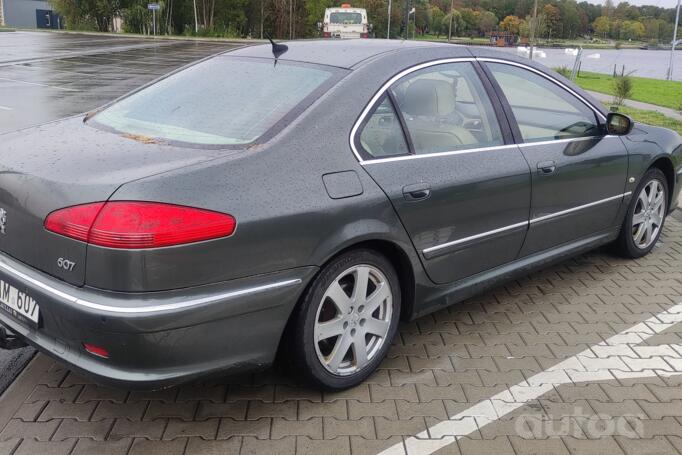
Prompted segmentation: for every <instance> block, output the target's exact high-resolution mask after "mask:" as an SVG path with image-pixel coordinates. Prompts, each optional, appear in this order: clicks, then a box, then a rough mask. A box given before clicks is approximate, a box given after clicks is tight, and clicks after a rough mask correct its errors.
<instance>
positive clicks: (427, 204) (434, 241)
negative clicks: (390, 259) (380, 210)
mask: <svg viewBox="0 0 682 455" xmlns="http://www.w3.org/2000/svg"><path fill="white" fill-rule="evenodd" d="M472 60H473V59H450V60H447V61H440V62H430V63H429V64H426V65H419V66H418V67H415V68H412V69H409V70H406V71H405V72H403V73H402V74H401V75H398V76H396V77H395V78H394V79H393V81H394V82H392V83H390V84H388V85H387V86H386V87H384V88H383V89H382V91H380V93H378V94H377V95H376V96H375V98H374V102H373V103H371V104H370V105H369V106H368V107H367V109H365V111H364V113H363V115H362V116H361V118H360V120H359V123H358V124H357V125H356V127H355V128H354V130H353V131H354V136H353V142H352V143H353V146H354V149H355V151H356V152H357V153H358V156H359V157H360V158H361V163H362V165H363V166H364V168H365V170H366V171H367V172H368V173H369V174H370V176H371V177H372V178H373V179H374V180H375V181H376V182H377V183H378V185H379V186H380V187H381V188H382V189H383V190H384V192H385V193H386V194H387V195H388V197H389V198H390V200H391V202H392V204H393V207H394V208H395V210H396V212H397V213H398V216H399V218H400V220H401V221H402V223H403V225H404V226H405V228H406V230H407V232H408V233H409V235H410V237H411V239H412V241H413V243H414V246H415V247H416V249H417V251H418V252H419V254H420V257H421V259H422V262H423V264H424V267H425V269H426V271H427V273H428V275H429V277H430V278H431V279H432V280H433V281H434V282H437V283H449V282H453V281H456V280H459V279H462V278H465V277H468V276H471V275H474V274H476V273H479V272H482V271H484V270H488V269H490V268H493V267H495V266H498V265H500V264H504V263H507V262H510V261H513V260H514V259H515V258H516V257H517V256H518V254H519V251H520V248H521V246H522V244H523V240H524V238H525V235H526V230H527V225H528V213H529V209H530V171H529V168H528V164H527V163H526V161H525V159H524V158H523V155H522V153H521V152H520V151H519V149H518V147H517V146H516V145H514V144H512V143H511V142H512V138H511V135H510V131H509V127H508V125H507V124H506V123H504V122H501V121H500V120H501V119H505V117H504V114H503V113H502V112H501V111H500V110H496V108H495V107H494V105H493V103H492V102H491V99H490V98H489V95H488V92H489V91H492V86H490V83H489V81H487V80H486V79H485V77H483V79H481V77H480V76H479V74H480V75H482V73H480V68H477V67H476V65H477V64H476V63H475V62H473V61H472ZM484 84H488V85H487V88H486V85H484ZM496 104H498V105H499V102H497V103H496ZM504 121H505V122H506V120H504Z"/></svg>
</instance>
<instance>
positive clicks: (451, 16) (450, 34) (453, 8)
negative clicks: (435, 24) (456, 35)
mask: <svg viewBox="0 0 682 455" xmlns="http://www.w3.org/2000/svg"><path fill="white" fill-rule="evenodd" d="M454 15H455V0H452V3H450V28H449V29H448V43H449V42H450V39H451V38H452V18H453V16H454Z"/></svg>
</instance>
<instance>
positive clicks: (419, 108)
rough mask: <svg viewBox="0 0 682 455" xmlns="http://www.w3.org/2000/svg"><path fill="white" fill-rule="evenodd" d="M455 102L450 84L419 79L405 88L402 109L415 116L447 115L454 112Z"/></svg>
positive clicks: (435, 80)
mask: <svg viewBox="0 0 682 455" xmlns="http://www.w3.org/2000/svg"><path fill="white" fill-rule="evenodd" d="M455 101H456V100H455V94H454V91H453V89H452V84H451V83H450V82H448V81H443V80H437V79H426V78H421V79H417V80H415V81H413V82H412V83H411V84H410V85H409V86H408V87H407V89H406V91H405V100H404V103H403V106H402V108H403V110H404V112H406V113H407V114H410V115H415V116H418V115H425V116H439V115H447V114H450V113H452V111H454V110H455Z"/></svg>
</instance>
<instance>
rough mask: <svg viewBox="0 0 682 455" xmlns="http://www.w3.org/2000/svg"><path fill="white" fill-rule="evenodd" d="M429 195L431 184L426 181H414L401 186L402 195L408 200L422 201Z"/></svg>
mask: <svg viewBox="0 0 682 455" xmlns="http://www.w3.org/2000/svg"><path fill="white" fill-rule="evenodd" d="M429 196H431V185H429V184H428V183H415V184H414V185H407V186H404V187H403V197H404V198H405V199H406V200H408V201H422V200H424V199H428V197H429Z"/></svg>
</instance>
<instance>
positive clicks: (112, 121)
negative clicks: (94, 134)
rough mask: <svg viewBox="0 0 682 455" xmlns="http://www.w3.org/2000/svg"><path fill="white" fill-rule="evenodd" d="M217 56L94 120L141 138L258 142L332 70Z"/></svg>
mask: <svg viewBox="0 0 682 455" xmlns="http://www.w3.org/2000/svg"><path fill="white" fill-rule="evenodd" d="M273 63H274V62H273V61H272V60H266V59H263V60H260V59H248V58H230V57H226V56H219V57H216V58H212V59H209V60H206V61H204V62H202V63H199V64H197V65H194V66H192V67H190V68H188V69H186V70H184V71H181V72H178V73H176V74H174V75H172V76H170V77H168V78H166V79H163V80H161V81H159V82H158V83H156V84H153V85H151V86H149V87H147V88H145V89H143V90H141V91H139V92H137V93H134V94H133V95H131V96H129V97H127V98H124V99H122V100H121V101H119V102H117V103H115V104H113V105H112V106H110V107H109V108H107V109H105V110H103V111H102V112H101V113H99V114H97V115H96V116H95V117H94V120H95V122H96V123H98V124H100V125H103V126H105V127H109V128H112V129H114V130H115V131H117V132H120V133H123V134H126V135H130V136H135V137H139V138H141V140H151V139H158V140H166V141H178V142H184V143H190V144H201V145H239V144H248V143H251V142H254V141H255V140H256V139H258V138H259V137H260V136H262V135H263V134H264V133H265V132H266V131H268V130H269V129H270V128H272V127H273V126H274V125H275V124H276V123H277V122H279V121H280V120H282V119H283V117H284V116H285V115H287V114H288V113H289V112H291V111H292V110H295V109H296V108H297V107H300V108H302V107H305V106H304V105H305V103H304V101H308V103H310V102H312V101H313V99H314V98H315V97H316V96H317V95H318V94H319V93H318V92H319V91H320V90H321V89H322V88H324V87H323V86H324V85H325V83H327V82H329V81H330V80H331V77H332V75H333V73H332V71H333V70H331V69H328V68H325V67H318V66H311V65H303V64H295V63H289V62H278V63H277V64H273Z"/></svg>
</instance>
